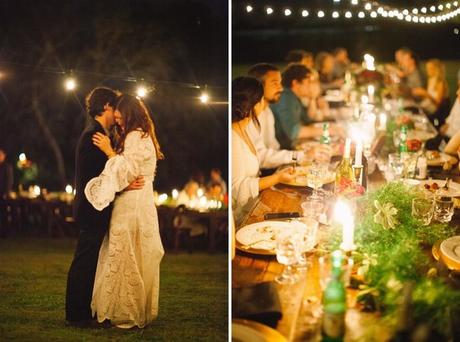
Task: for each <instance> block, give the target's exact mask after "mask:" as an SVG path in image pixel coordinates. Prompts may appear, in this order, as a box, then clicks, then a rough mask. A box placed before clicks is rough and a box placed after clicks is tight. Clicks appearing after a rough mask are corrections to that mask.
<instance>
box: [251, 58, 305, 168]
mask: <svg viewBox="0 0 460 342" xmlns="http://www.w3.org/2000/svg"><path fill="white" fill-rule="evenodd" d="M248 75H249V76H252V77H254V78H257V79H258V80H259V81H260V82H261V83H262V85H263V87H264V100H265V109H264V110H263V111H262V112H261V113H260V114H259V115H258V116H257V120H258V123H257V122H250V123H249V125H248V126H247V128H246V132H247V133H248V135H249V137H250V139H251V140H252V142H253V144H254V146H255V148H256V151H257V157H258V159H259V165H260V168H264V169H271V168H276V167H278V166H280V165H283V164H288V163H292V162H293V161H295V160H297V161H298V160H300V159H302V158H303V152H301V151H289V150H280V144H279V142H278V140H277V139H276V136H275V118H274V116H273V112H272V110H271V109H270V106H269V104H271V103H276V102H278V101H279V99H280V96H281V92H282V91H283V87H282V85H281V72H280V70H279V69H278V68H277V67H276V66H274V65H271V64H268V63H259V64H255V65H253V66H252V67H251V68H250V69H249V71H248ZM257 126H259V127H257Z"/></svg>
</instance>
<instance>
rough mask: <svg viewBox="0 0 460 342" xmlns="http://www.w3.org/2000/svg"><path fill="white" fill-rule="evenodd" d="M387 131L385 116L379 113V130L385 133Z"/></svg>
mask: <svg viewBox="0 0 460 342" xmlns="http://www.w3.org/2000/svg"><path fill="white" fill-rule="evenodd" d="M386 129H387V115H386V114H385V113H381V114H380V116H379V130H381V131H386Z"/></svg>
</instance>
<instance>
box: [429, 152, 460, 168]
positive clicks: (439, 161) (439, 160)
mask: <svg viewBox="0 0 460 342" xmlns="http://www.w3.org/2000/svg"><path fill="white" fill-rule="evenodd" d="M433 152H437V153H439V156H438V157H435V158H433V157H430V156H431V154H433ZM426 156H427V158H426V163H427V165H429V166H442V165H444V163H447V162H449V163H451V164H455V163H456V162H457V158H455V157H453V156H451V155H449V154H447V153H444V152H438V151H427V152H426Z"/></svg>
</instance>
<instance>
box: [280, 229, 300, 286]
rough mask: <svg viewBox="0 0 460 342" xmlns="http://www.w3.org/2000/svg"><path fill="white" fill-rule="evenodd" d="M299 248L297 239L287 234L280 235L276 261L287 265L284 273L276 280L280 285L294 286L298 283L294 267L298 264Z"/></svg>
mask: <svg viewBox="0 0 460 342" xmlns="http://www.w3.org/2000/svg"><path fill="white" fill-rule="evenodd" d="M297 248H298V246H296V243H295V239H294V238H293V237H292V236H290V235H287V234H280V235H278V239H277V241H276V260H277V261H278V262H279V263H280V264H282V265H285V267H284V270H283V273H281V274H280V275H278V276H277V277H276V278H275V281H276V282H277V283H279V284H294V283H296V282H297V281H298V275H297V274H296V273H295V272H294V267H293V265H295V264H296V263H297V262H298V250H297Z"/></svg>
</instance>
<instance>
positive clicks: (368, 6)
mask: <svg viewBox="0 0 460 342" xmlns="http://www.w3.org/2000/svg"><path fill="white" fill-rule="evenodd" d="M364 9H365V10H366V11H370V10H371V9H372V5H371V4H370V3H369V2H368V3H366V4H365V5H364Z"/></svg>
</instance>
